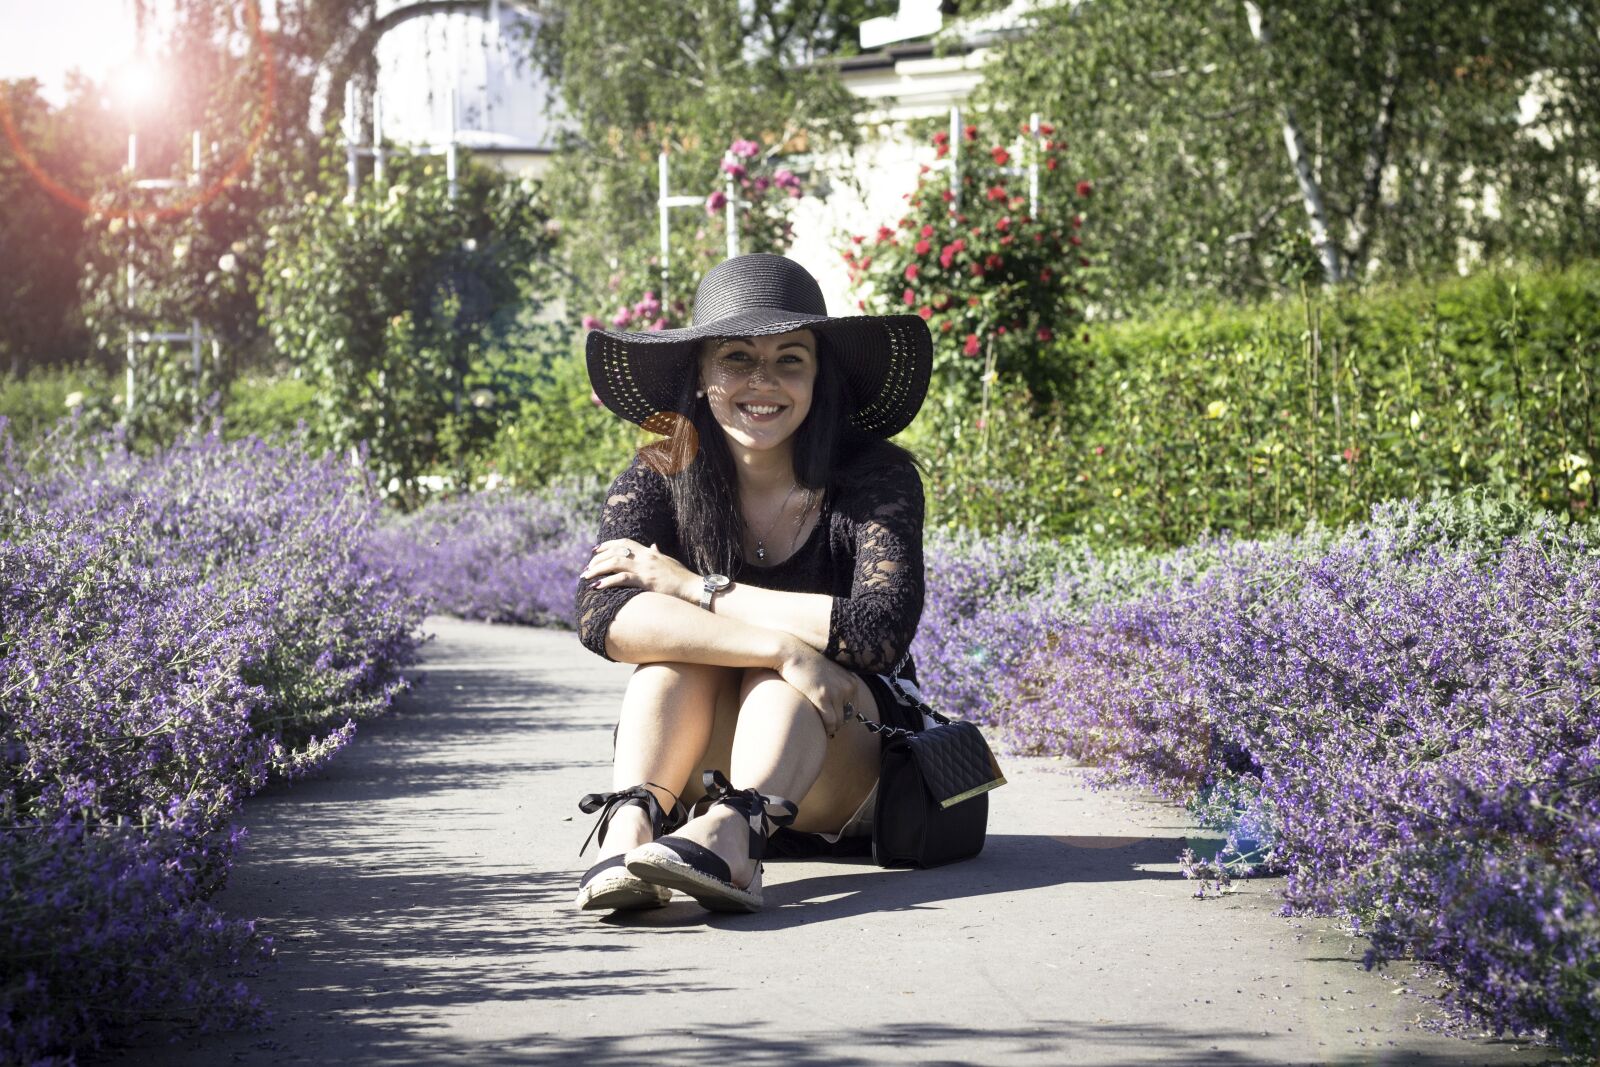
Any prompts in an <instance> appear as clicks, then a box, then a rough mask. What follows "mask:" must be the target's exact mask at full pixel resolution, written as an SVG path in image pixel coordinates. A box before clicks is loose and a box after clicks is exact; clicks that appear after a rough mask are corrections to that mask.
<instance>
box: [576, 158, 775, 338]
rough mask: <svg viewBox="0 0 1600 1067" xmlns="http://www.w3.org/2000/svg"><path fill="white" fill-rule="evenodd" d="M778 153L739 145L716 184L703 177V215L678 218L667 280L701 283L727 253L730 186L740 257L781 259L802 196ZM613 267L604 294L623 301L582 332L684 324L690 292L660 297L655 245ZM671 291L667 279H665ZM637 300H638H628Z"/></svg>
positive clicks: (589, 320)
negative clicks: (754, 254)
mask: <svg viewBox="0 0 1600 1067" xmlns="http://www.w3.org/2000/svg"><path fill="white" fill-rule="evenodd" d="M776 163H777V158H776V157H775V150H768V151H762V148H761V146H760V145H759V144H757V143H756V142H754V141H751V140H747V139H745V138H736V139H735V140H734V141H733V142H732V143H731V144H730V145H729V146H728V151H727V155H726V156H725V157H724V159H723V161H722V165H721V167H720V169H719V170H718V172H717V173H716V175H715V176H714V177H708V180H707V185H708V186H709V188H710V192H709V193H708V194H707V196H706V202H705V215H704V217H697V218H694V219H692V220H688V219H685V218H684V217H683V216H684V214H685V213H682V212H680V213H678V215H677V217H676V218H675V219H674V220H673V221H672V227H673V230H674V236H673V241H674V244H673V246H672V247H673V251H672V257H671V266H672V272H671V273H672V275H673V276H674V277H675V278H677V279H679V280H680V281H681V283H682V284H683V285H685V286H687V285H688V284H689V283H690V282H691V281H693V282H694V283H695V284H698V281H699V279H700V278H702V277H704V276H705V273H706V271H708V270H710V269H711V268H712V267H714V266H716V265H717V264H718V263H720V262H722V260H723V259H724V258H726V256H727V254H728V226H727V210H726V207H727V203H728V195H727V192H726V188H727V185H728V184H729V183H730V182H731V184H732V185H733V186H734V197H735V201H736V202H735V210H736V217H735V220H734V225H735V226H736V227H738V234H739V251H740V252H741V253H745V252H775V253H778V254H780V255H781V254H782V253H783V251H784V250H785V249H786V248H787V247H788V245H789V240H790V238H791V237H792V236H793V234H794V228H793V227H792V226H791V225H790V224H789V209H790V206H791V205H792V204H793V202H794V201H795V199H797V198H798V197H799V196H800V190H801V184H800V179H799V178H798V177H796V176H795V173H794V172H793V171H791V170H789V169H788V168H787V167H783V166H778V165H776ZM617 262H618V268H617V270H615V271H613V272H612V274H611V277H610V278H609V279H607V282H606V288H607V290H608V295H610V298H611V299H612V300H614V301H616V300H620V303H619V304H618V305H617V306H616V308H615V310H612V309H611V308H609V307H605V308H597V309H596V310H597V311H599V312H601V313H602V314H599V315H586V316H584V318H583V326H584V328H585V329H591V328H593V327H596V326H601V325H606V324H609V325H610V326H612V327H614V328H617V329H629V328H631V329H634V330H662V329H674V328H676V327H680V326H687V325H689V317H690V312H691V310H692V304H693V295H694V294H693V292H692V291H690V290H688V289H682V290H675V291H674V292H673V293H672V294H671V295H670V296H669V297H668V298H667V299H666V301H665V302H663V300H662V297H661V292H662V290H663V288H664V286H663V284H662V278H661V271H660V260H659V256H658V253H657V251H656V246H651V245H635V246H633V247H631V248H629V249H627V250H625V251H623V252H622V253H620V254H619V256H618V257H617ZM668 282H669V284H670V282H671V279H668ZM635 296H637V297H638V299H637V300H633V299H632V298H633V297H635Z"/></svg>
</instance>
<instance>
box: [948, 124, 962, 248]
mask: <svg viewBox="0 0 1600 1067" xmlns="http://www.w3.org/2000/svg"><path fill="white" fill-rule="evenodd" d="M960 210H961V108H959V107H951V108H950V225H952V226H956V225H959V223H957V222H956V220H955V215H956V214H957V213H958V212H959V211H960Z"/></svg>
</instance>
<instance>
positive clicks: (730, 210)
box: [656, 148, 746, 307]
mask: <svg viewBox="0 0 1600 1067" xmlns="http://www.w3.org/2000/svg"><path fill="white" fill-rule="evenodd" d="M722 161H723V163H725V164H726V163H734V162H737V159H736V158H735V157H734V155H733V153H732V152H731V151H730V152H724V153H723V155H722ZM656 167H657V171H658V173H659V175H660V192H659V193H658V195H657V196H656V211H657V213H658V215H659V217H660V220H661V305H662V307H666V306H667V292H668V284H669V282H670V280H671V278H670V275H671V263H672V232H671V228H670V227H669V226H668V224H667V223H668V219H669V217H670V215H671V211H672V209H673V208H675V207H704V206H705V202H706V201H705V198H704V197H701V196H694V195H683V196H673V195H672V190H671V183H670V181H669V180H668V176H667V150H666V149H665V148H663V149H662V150H661V154H660V155H658V156H657V157H656ZM723 177H724V178H725V179H726V180H725V183H724V184H725V186H726V189H725V192H726V195H727V198H728V202H727V204H726V205H724V211H725V212H726V215H725V216H724V217H725V218H726V219H727V227H728V257H729V258H730V259H731V258H732V257H734V256H736V255H738V254H739V209H740V208H741V207H745V206H746V204H745V202H744V201H743V200H742V199H740V198H739V195H738V190H739V187H738V183H737V182H735V180H734V177H733V174H732V173H731V172H725V173H724V175H723Z"/></svg>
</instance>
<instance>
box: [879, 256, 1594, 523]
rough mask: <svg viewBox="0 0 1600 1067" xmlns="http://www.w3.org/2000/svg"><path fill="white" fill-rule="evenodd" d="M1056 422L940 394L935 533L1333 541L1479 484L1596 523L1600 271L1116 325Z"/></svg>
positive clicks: (930, 449)
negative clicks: (978, 413)
mask: <svg viewBox="0 0 1600 1067" xmlns="http://www.w3.org/2000/svg"><path fill="white" fill-rule="evenodd" d="M1078 360H1079V364H1078V365H1079V366H1080V367H1081V374H1080V376H1079V377H1078V378H1077V380H1076V381H1075V382H1073V383H1072V385H1071V392H1070V395H1068V396H1067V397H1065V398H1064V399H1061V400H1059V401H1057V402H1056V403H1053V404H1051V405H1050V406H1049V407H1044V406H1043V405H1039V404H1035V403H1033V398H1032V396H1031V394H1029V393H1028V392H1027V391H1026V390H1025V389H1023V388H1022V387H1020V386H1019V385H1017V384H1016V383H1015V381H1014V380H1013V381H1011V382H1010V383H1008V382H1007V379H1006V378H1005V377H1004V376H1002V379H1001V382H1000V386H999V390H1000V392H999V395H1000V397H1001V403H1000V405H999V407H998V408H992V409H991V412H990V416H989V425H988V426H987V427H979V426H978V425H977V424H976V421H977V420H976V418H975V416H974V413H973V412H972V411H971V410H970V409H968V408H965V407H964V406H962V405H959V404H951V405H949V406H945V405H944V404H943V403H942V402H941V401H940V400H939V399H938V398H936V397H933V396H930V398H929V401H928V405H926V406H925V408H924V412H923V414H922V415H919V417H918V423H917V424H916V425H914V426H913V427H912V430H911V431H909V437H910V442H909V443H913V444H916V443H920V444H922V446H923V448H924V450H925V451H926V452H927V454H928V456H929V459H930V461H931V462H932V463H933V466H934V469H935V471H936V472H937V476H936V484H935V486H934V487H933V491H932V493H931V494H930V500H929V517H930V521H932V522H935V523H937V524H939V525H944V526H954V525H970V526H975V527H977V528H980V529H996V528H998V527H999V526H1001V525H1004V524H1006V523H1011V524H1014V525H1018V526H1021V527H1024V528H1029V529H1033V530H1036V531H1039V532H1043V533H1048V534H1051V535H1056V536H1061V535H1065V534H1070V533H1085V534H1091V535H1097V536H1104V537H1106V538H1108V539H1112V540H1117V541H1122V542H1131V543H1137V544H1141V545H1145V546H1147V547H1151V548H1161V547H1174V546H1177V545H1180V544H1186V543H1189V542H1191V541H1193V540H1195V539H1196V538H1198V537H1199V536H1200V535H1201V534H1203V533H1205V532H1207V531H1220V530H1224V529H1227V530H1232V531H1233V532H1235V533H1237V534H1239V535H1241V536H1255V535H1259V534H1261V533H1263V532H1265V531H1271V530H1289V529H1298V528H1300V527H1302V526H1304V525H1305V523H1306V522H1307V521H1308V520H1311V519H1313V518H1315V519H1318V520H1319V521H1321V522H1322V523H1323V524H1325V525H1329V526H1338V525H1342V524H1345V523H1348V522H1352V521H1360V520H1363V519H1365V518H1366V517H1367V515H1368V513H1369V510H1370V508H1371V505H1372V504H1374V503H1377V502H1379V501H1383V500H1393V499H1399V498H1405V497H1422V498H1426V497H1428V496H1430V495H1431V494H1432V493H1433V492H1435V491H1439V492H1454V491H1457V490H1460V489H1462V488H1464V487H1467V486H1475V485H1482V486H1484V487H1486V488H1488V489H1489V490H1491V491H1493V492H1494V493H1495V494H1496V495H1497V496H1499V497H1504V498H1508V499H1518V500H1522V501H1525V502H1527V503H1529V504H1532V505H1537V506H1542V507H1544V508H1548V509H1552V510H1556V511H1561V512H1565V513H1567V514H1569V515H1571V516H1572V517H1574V518H1584V519H1586V518H1590V517H1592V516H1593V515H1594V514H1595V512H1596V509H1597V504H1600V486H1597V484H1596V482H1595V480H1594V477H1593V473H1592V472H1593V470H1594V467H1595V465H1596V464H1597V463H1600V426H1597V421H1600V420H1597V418H1596V414H1595V409H1596V396H1595V392H1596V390H1597V388H1600V383H1597V379H1600V264H1597V263H1592V262H1591V263H1585V264H1581V265H1579V266H1576V267H1572V268H1569V269H1567V270H1563V271H1544V272H1535V271H1526V272H1519V273H1515V274H1502V273H1484V274H1479V275H1475V276H1472V277H1469V278H1451V279H1447V280H1444V281H1438V282H1432V283H1430V282H1421V281H1419V282H1414V283H1411V284H1408V285H1405V286H1402V287H1397V288H1393V289H1385V290H1380V291H1375V292H1368V293H1351V292H1342V291H1340V292H1335V293H1333V294H1331V295H1321V294H1318V293H1314V292H1313V293H1308V294H1306V295H1305V296H1304V297H1301V298H1296V299H1292V300H1283V301H1278V302H1273V303H1267V304H1264V305H1259V306H1256V307H1237V306H1233V305H1218V306H1216V307H1213V308H1211V309H1208V310H1205V311H1200V312H1189V313H1182V314H1172V315H1167V316H1162V317H1158V318H1154V319H1149V320H1144V321H1137V322H1129V323H1124V324H1118V325H1115V326H1108V327H1105V328H1103V329H1101V330H1100V331H1097V333H1096V335H1095V343H1094V344H1093V345H1092V346H1091V351H1090V352H1089V353H1088V355H1087V356H1086V357H1085V356H1084V355H1083V354H1082V353H1081V352H1080V353H1078Z"/></svg>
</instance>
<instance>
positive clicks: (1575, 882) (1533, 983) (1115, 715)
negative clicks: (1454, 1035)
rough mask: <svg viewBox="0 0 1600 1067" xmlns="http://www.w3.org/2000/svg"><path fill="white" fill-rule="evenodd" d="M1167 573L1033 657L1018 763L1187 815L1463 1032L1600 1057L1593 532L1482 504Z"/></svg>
mask: <svg viewBox="0 0 1600 1067" xmlns="http://www.w3.org/2000/svg"><path fill="white" fill-rule="evenodd" d="M1196 559H1204V560H1205V561H1206V562H1205V565H1203V566H1195V565H1194V561H1195V560H1196ZM1167 562H1169V563H1170V564H1171V565H1172V569H1173V570H1174V571H1175V572H1177V571H1186V572H1187V573H1186V574H1185V576H1184V577H1183V578H1182V579H1181V580H1179V581H1175V582H1171V583H1169V584H1166V585H1163V586H1154V587H1152V588H1150V589H1149V590H1146V591H1144V592H1141V593H1139V594H1138V595H1135V596H1132V597H1127V598H1124V599H1121V600H1106V601H1103V602H1100V603H1098V604H1095V605H1094V606H1093V607H1091V608H1090V610H1089V611H1088V612H1087V613H1085V614H1082V615H1080V616H1078V617H1073V613H1072V612H1070V611H1063V612H1062V613H1061V621H1060V623H1059V624H1057V625H1054V626H1052V627H1050V628H1049V629H1047V631H1046V632H1044V633H1043V634H1042V640H1041V641H1040V642H1039V645H1038V647H1037V649H1036V650H1035V651H1034V652H1033V653H1032V654H1031V655H1028V656H1025V657H1023V658H1022V659H1021V660H1020V661H1019V663H1018V668H1017V670H1016V671H1015V672H1014V673H1013V674H1012V676H1011V677H1010V678H1009V679H1008V680H1007V682H1006V683H1005V684H1004V685H1003V686H1002V687H1001V689H1000V693H999V698H998V699H999V707H1000V708H1002V709H1003V714H1002V716H1001V718H1002V721H1003V722H1004V724H1005V725H1006V726H1007V727H1008V728H1009V729H1010V730H1011V732H1012V734H1013V737H1014V739H1015V740H1016V741H1017V742H1018V743H1019V744H1021V745H1023V746H1024V747H1025V748H1027V749H1029V750H1032V751H1038V752H1058V753H1068V754H1071V755H1073V756H1075V757H1078V758H1080V759H1083V760H1085V761H1086V762H1090V763H1094V764H1097V765H1098V766H1099V767H1100V770H1099V772H1098V774H1097V777H1096V784H1097V785H1100V786H1110V785H1136V786H1141V787H1145V788H1148V789H1151V790H1153V791H1155V792H1157V793H1159V794H1161V795H1163V796H1166V797H1169V798H1171V799H1173V800H1176V801H1180V802H1184V803H1187V804H1188V805H1189V806H1190V808H1191V810H1193V811H1194V812H1195V813H1196V814H1197V815H1198V816H1199V817H1200V818H1201V819H1202V821H1205V822H1207V823H1209V824H1211V825H1216V826H1220V827H1223V828H1226V829H1227V830H1228V843H1227V847H1226V848H1225V849H1224V851H1223V853H1222V856H1221V857H1220V865H1221V866H1223V867H1225V868H1231V869H1232V870H1233V872H1234V873H1250V872H1252V871H1259V872H1265V871H1275V872H1281V873H1283V874H1285V875H1286V876H1287V877H1286V880H1285V891H1284V892H1285V898H1286V903H1285V913H1286V914H1296V913H1313V914H1333V915H1339V916H1342V917H1345V918H1347V919H1348V920H1349V921H1350V922H1351V925H1352V928H1353V929H1354V930H1356V931H1357V932H1364V933H1366V934H1367V935H1368V936H1369V939H1370V947H1369V950H1368V953H1367V963H1368V965H1369V966H1375V965H1376V964H1378V963H1381V962H1383V961H1385V960H1389V959H1395V958H1400V957H1403V956H1411V957H1414V958H1416V959H1418V960H1421V961H1426V962H1428V963H1431V964H1433V965H1435V966H1436V967H1437V968H1438V969H1439V971H1440V973H1441V976H1442V982H1443V985H1444V988H1445V992H1444V995H1443V998H1442V999H1443V1002H1444V1003H1445V1004H1446V1005H1448V1006H1450V1007H1453V1008H1455V1009H1457V1010H1458V1011H1459V1013H1460V1014H1461V1015H1462V1016H1463V1017H1464V1018H1466V1019H1468V1020H1470V1021H1472V1022H1473V1023H1477V1024H1482V1025H1486V1026H1488V1027H1491V1028H1493V1029H1494V1030H1495V1031H1496V1032H1497V1033H1500V1032H1504V1031H1506V1030H1510V1031H1512V1032H1513V1033H1517V1034H1524V1033H1528V1034H1533V1035H1535V1036H1536V1037H1538V1038H1540V1039H1544V1040H1549V1041H1553V1042H1555V1043H1556V1044H1558V1045H1560V1046H1561V1047H1563V1048H1564V1049H1566V1050H1568V1051H1575V1052H1579V1053H1585V1054H1588V1055H1593V1054H1594V1053H1595V1052H1596V1051H1597V1050H1600V714H1597V712H1600V706H1597V704H1600V644H1597V635H1600V548H1597V547H1596V544H1595V535H1594V532H1593V531H1592V529H1589V528H1586V527H1583V526H1581V525H1577V524H1572V525H1567V524H1566V523H1565V522H1564V520H1561V519H1558V518H1556V517H1555V516H1553V515H1551V514H1549V513H1545V512H1536V513H1530V512H1528V511H1527V510H1526V509H1525V508H1522V507H1520V506H1517V505H1510V504H1503V503H1499V502H1496V501H1493V500H1491V499H1489V498H1487V497H1484V496H1480V495H1478V494H1476V493H1474V492H1468V493H1466V494H1462V495H1461V496H1459V497H1457V498H1454V499H1451V498H1440V499H1435V500H1432V501H1429V502H1427V503H1418V502H1415V501H1401V502H1390V503H1384V504H1379V505H1376V506H1374V508H1373V509H1372V516H1371V520H1370V521H1369V522H1367V523H1363V524H1357V525H1354V526H1351V527H1350V528H1348V529H1346V530H1344V531H1342V532H1340V533H1338V534H1334V535H1329V533H1328V532H1327V531H1322V530H1313V531H1309V532H1308V534H1307V535H1306V536H1303V537H1300V538H1280V539H1278V540H1276V541H1273V542H1263V543H1252V542H1232V541H1227V540H1214V541H1211V542H1207V543H1205V544H1203V545H1200V546H1196V548H1195V551H1193V552H1191V551H1190V550H1187V549H1186V550H1182V551H1180V552H1178V553H1175V554H1173V555H1172V556H1170V557H1168V561H1167ZM1186 861H1188V862H1187V865H1188V867H1189V868H1190V870H1191V873H1194V872H1195V868H1196V866H1197V865H1195V864H1193V862H1192V861H1193V857H1186ZM1199 866H1203V865H1199Z"/></svg>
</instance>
